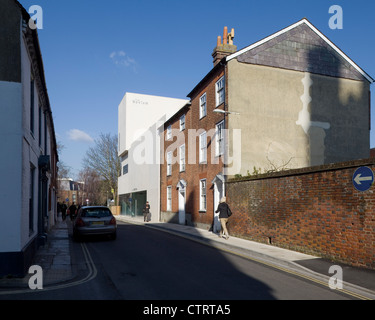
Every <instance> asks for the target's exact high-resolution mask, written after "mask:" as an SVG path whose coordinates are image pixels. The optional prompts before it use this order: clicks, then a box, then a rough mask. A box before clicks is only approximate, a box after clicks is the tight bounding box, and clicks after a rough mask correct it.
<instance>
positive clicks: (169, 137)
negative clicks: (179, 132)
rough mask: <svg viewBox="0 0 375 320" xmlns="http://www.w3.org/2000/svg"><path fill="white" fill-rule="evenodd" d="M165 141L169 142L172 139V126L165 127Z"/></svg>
mask: <svg viewBox="0 0 375 320" xmlns="http://www.w3.org/2000/svg"><path fill="white" fill-rule="evenodd" d="M166 138H167V140H170V139H172V125H169V126H168V127H167V137H166Z"/></svg>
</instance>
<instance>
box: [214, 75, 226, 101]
mask: <svg viewBox="0 0 375 320" xmlns="http://www.w3.org/2000/svg"><path fill="white" fill-rule="evenodd" d="M215 97H216V107H217V106H219V105H221V104H222V103H224V101H225V78H224V76H222V77H221V78H220V79H219V80H218V81H217V82H216V84H215Z"/></svg>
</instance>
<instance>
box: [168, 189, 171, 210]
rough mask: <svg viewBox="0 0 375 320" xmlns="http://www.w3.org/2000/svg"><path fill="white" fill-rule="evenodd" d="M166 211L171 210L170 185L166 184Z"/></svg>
mask: <svg viewBox="0 0 375 320" xmlns="http://www.w3.org/2000/svg"><path fill="white" fill-rule="evenodd" d="M167 211H172V186H167Z"/></svg>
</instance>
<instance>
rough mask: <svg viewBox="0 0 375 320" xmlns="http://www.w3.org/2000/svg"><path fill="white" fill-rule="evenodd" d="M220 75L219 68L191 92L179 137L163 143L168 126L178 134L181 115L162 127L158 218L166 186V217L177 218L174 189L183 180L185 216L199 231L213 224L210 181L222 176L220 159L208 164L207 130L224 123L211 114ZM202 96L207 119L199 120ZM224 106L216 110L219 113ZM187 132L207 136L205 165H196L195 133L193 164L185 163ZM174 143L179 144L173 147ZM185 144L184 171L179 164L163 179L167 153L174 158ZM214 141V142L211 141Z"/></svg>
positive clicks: (211, 148)
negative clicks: (202, 204)
mask: <svg viewBox="0 0 375 320" xmlns="http://www.w3.org/2000/svg"><path fill="white" fill-rule="evenodd" d="M223 75H224V69H223V68H216V69H215V72H212V73H211V74H210V77H208V78H207V79H205V81H203V82H202V83H201V84H200V86H199V87H198V88H196V90H195V91H194V94H193V95H192V96H191V97H190V98H191V106H190V108H189V109H188V110H185V117H186V118H185V130H184V131H182V132H181V136H179V137H178V138H176V137H175V138H173V140H169V141H168V140H165V137H166V131H167V127H168V126H169V125H171V126H172V129H176V130H178V128H179V119H180V116H181V115H182V113H183V112H182V111H181V112H179V113H178V114H176V115H175V116H174V117H173V118H172V119H170V120H169V121H168V122H166V123H165V125H164V133H163V135H164V147H163V149H164V152H163V156H164V159H162V162H161V163H162V165H161V169H160V189H161V192H160V196H161V201H160V203H161V214H162V216H163V212H166V211H167V186H168V185H170V186H172V211H171V212H169V215H171V214H173V213H174V216H177V215H178V192H179V191H178V190H177V188H176V186H177V184H178V182H179V181H180V180H181V179H184V180H185V181H186V182H187V185H186V196H185V197H186V204H185V211H186V214H188V215H189V217H190V218H191V224H192V225H199V226H201V227H206V228H209V227H211V224H212V222H213V212H214V206H213V185H212V180H213V179H214V178H215V176H216V175H217V174H218V173H220V172H222V170H223V163H222V159H221V158H218V159H215V161H216V162H217V164H212V162H211V160H212V159H211V154H212V153H214V148H215V143H214V141H211V137H210V136H209V134H208V133H209V130H210V129H215V125H216V124H217V123H218V122H220V121H221V120H223V119H224V116H223V114H219V113H214V112H213V110H214V109H215V108H216V101H215V83H216V82H217V81H218V80H219V79H220V77H222V76H223ZM204 93H206V99H207V107H206V108H207V115H206V116H205V117H203V118H201V119H200V113H199V106H200V104H199V102H200V97H201V96H202V94H204ZM223 107H224V104H222V105H220V106H219V107H218V108H220V109H223ZM189 129H194V130H196V131H195V132H198V130H199V129H203V131H206V132H207V163H206V164H200V163H199V133H198V134H197V136H196V138H195V155H196V156H195V161H191V162H189V156H190V155H191V154H192V153H193V150H189V147H190V145H193V144H191V142H189V138H190V139H192V137H194V136H192V137H189ZM177 140H178V141H179V142H178V143H177ZM183 140H184V141H185V160H186V169H185V171H184V172H180V171H179V163H176V164H174V165H173V166H172V175H171V176H167V165H166V163H167V161H166V153H167V151H172V150H173V151H174V153H173V155H174V156H175V157H176V156H177V150H178V146H179V145H181V144H182V142H181V141H183ZM212 140H214V138H213V139H212ZM200 179H206V199H207V210H206V211H200V210H199V209H200V208H199V207H200V185H199V184H200Z"/></svg>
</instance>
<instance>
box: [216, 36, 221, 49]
mask: <svg viewBox="0 0 375 320" xmlns="http://www.w3.org/2000/svg"><path fill="white" fill-rule="evenodd" d="M217 46H218V47H219V46H221V36H218V37H217Z"/></svg>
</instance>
